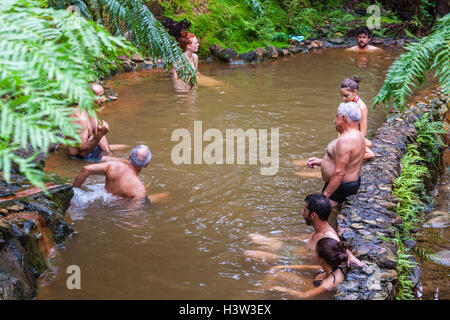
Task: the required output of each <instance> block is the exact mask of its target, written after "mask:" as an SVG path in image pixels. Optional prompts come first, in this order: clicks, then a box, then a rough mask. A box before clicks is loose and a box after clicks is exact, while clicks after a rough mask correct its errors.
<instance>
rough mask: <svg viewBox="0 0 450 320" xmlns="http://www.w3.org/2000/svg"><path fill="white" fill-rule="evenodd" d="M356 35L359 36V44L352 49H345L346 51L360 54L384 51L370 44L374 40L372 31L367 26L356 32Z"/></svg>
mask: <svg viewBox="0 0 450 320" xmlns="http://www.w3.org/2000/svg"><path fill="white" fill-rule="evenodd" d="M356 35H357V41H358V44H357V45H356V46H353V47H351V48H347V49H345V51H352V52H359V53H364V52H374V51H383V49H381V48H378V47H375V46H372V45H370V44H369V42H370V41H371V40H372V31H370V29H369V28H367V27H366V26H364V27H359V28H358V29H357V30H356Z"/></svg>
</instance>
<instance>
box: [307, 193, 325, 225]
mask: <svg viewBox="0 0 450 320" xmlns="http://www.w3.org/2000/svg"><path fill="white" fill-rule="evenodd" d="M305 202H306V208H308V211H309V212H310V213H313V212H315V213H316V214H317V215H318V216H319V218H320V220H322V221H328V217H329V216H330V214H331V203H330V200H328V198H327V197H325V196H324V195H323V194H322V193H314V194H310V195H307V196H306V198H305Z"/></svg>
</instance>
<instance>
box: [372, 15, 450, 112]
mask: <svg viewBox="0 0 450 320" xmlns="http://www.w3.org/2000/svg"><path fill="white" fill-rule="evenodd" d="M405 49H406V52H405V53H403V54H402V55H400V56H399V57H398V58H397V60H395V62H394V63H393V64H392V66H391V67H390V68H389V70H388V72H387V75H386V79H385V81H384V83H383V86H382V87H381V89H380V90H379V92H378V94H377V95H376V96H375V98H374V99H373V105H377V104H380V103H385V104H386V106H389V104H390V103H391V102H392V105H393V107H394V108H395V109H400V110H403V108H404V105H405V104H406V99H407V97H408V96H410V95H411V94H412V93H413V89H415V88H417V87H418V86H420V85H421V84H423V83H424V81H425V79H426V72H428V71H433V72H434V74H435V77H437V78H438V79H439V84H440V85H441V86H442V87H443V88H444V93H445V94H448V93H449V90H450V89H449V88H450V14H447V15H446V16H444V17H442V18H441V19H439V20H438V21H437V24H436V26H435V28H434V29H433V32H432V33H431V34H430V35H429V36H428V37H425V38H423V39H420V40H419V41H417V42H415V43H412V44H409V45H408V46H407V47H406V48H405Z"/></svg>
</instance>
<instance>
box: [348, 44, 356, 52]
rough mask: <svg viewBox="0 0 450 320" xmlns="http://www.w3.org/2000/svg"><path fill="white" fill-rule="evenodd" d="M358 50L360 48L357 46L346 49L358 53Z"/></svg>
mask: <svg viewBox="0 0 450 320" xmlns="http://www.w3.org/2000/svg"><path fill="white" fill-rule="evenodd" d="M357 50H358V46H357V45H356V46H353V47H350V48H347V49H345V51H357Z"/></svg>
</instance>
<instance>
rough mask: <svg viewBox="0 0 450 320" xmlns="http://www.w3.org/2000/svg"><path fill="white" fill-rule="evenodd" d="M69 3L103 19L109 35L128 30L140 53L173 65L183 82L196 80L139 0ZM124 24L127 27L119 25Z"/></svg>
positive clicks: (74, 0) (172, 40)
mask: <svg viewBox="0 0 450 320" xmlns="http://www.w3.org/2000/svg"><path fill="white" fill-rule="evenodd" d="M48 2H49V4H52V3H51V1H50V0H49V1H48ZM68 4H74V5H76V6H78V7H79V9H80V13H81V14H83V15H84V16H85V17H86V18H88V19H95V21H96V22H99V23H100V22H103V23H104V24H105V26H107V27H108V28H109V30H110V31H111V33H112V34H120V33H122V32H124V31H125V30H129V31H131V40H132V42H133V44H134V45H135V46H136V47H137V48H138V49H139V50H140V51H141V52H143V53H144V54H145V55H146V56H149V57H152V58H153V59H154V60H156V59H161V60H162V62H163V63H164V67H165V68H166V70H167V71H169V70H170V68H171V67H174V68H175V69H176V71H177V74H178V76H179V77H180V78H181V79H182V80H183V81H185V82H190V83H192V84H195V83H196V81H197V78H196V73H195V70H194V69H193V68H192V66H191V65H190V63H189V61H188V60H187V58H186V56H185V55H184V53H183V51H182V50H181V49H180V47H179V46H178V43H177V42H176V40H175V38H173V37H172V36H170V35H169V34H168V33H167V31H166V30H165V29H164V27H163V25H162V24H161V23H160V22H159V21H158V20H156V19H155V17H154V16H153V14H152V13H151V11H150V10H149V9H148V8H147V6H146V5H145V4H144V2H143V1H142V0H70V1H68ZM94 17H95V18H94ZM123 25H125V26H126V28H123V27H122V28H121V26H123Z"/></svg>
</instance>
